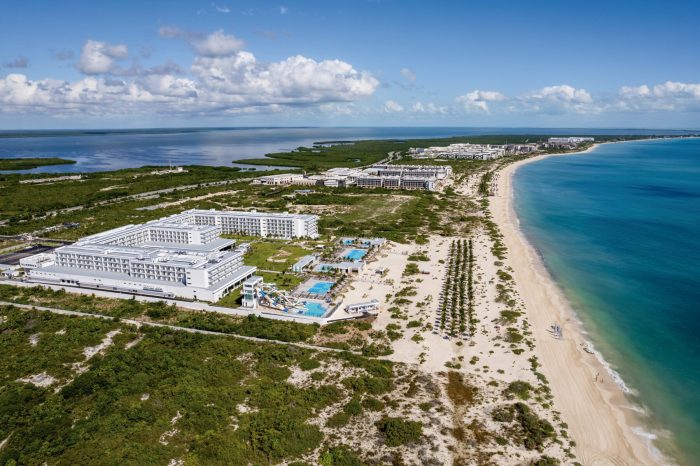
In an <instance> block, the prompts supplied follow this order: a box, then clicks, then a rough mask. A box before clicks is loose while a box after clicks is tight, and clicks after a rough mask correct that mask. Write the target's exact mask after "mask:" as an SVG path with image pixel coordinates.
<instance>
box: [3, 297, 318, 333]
mask: <svg viewBox="0 0 700 466" xmlns="http://www.w3.org/2000/svg"><path fill="white" fill-rule="evenodd" d="M0 300H2V301H10V302H14V303H18V304H33V305H40V306H48V307H58V308H61V309H68V310H73V311H81V312H88V313H93V314H101V315H105V316H109V317H115V318H131V319H139V318H144V317H148V318H149V320H154V321H157V322H162V323H168V324H173V325H178V326H180V327H189V328H196V329H200V330H210V331H215V332H221V333H230V334H236V335H245V336H251V337H258V338H265V339H270V340H280V341H287V342H299V341H308V340H309V339H311V337H313V336H314V335H315V334H316V332H317V331H318V328H319V326H318V325H317V324H314V325H309V324H299V323H296V322H286V321H279V320H271V319H265V318H262V317H257V316H255V315H249V316H246V317H238V316H228V315H224V314H215V313H212V312H204V311H193V310H182V309H177V308H174V307H173V306H168V305H166V304H165V303H164V302H162V301H158V302H142V301H137V300H135V299H111V298H99V297H96V296H91V295H79V294H73V293H66V292H65V291H63V290H58V291H54V290H51V289H49V288H44V287H42V286H35V287H30V288H20V287H14V286H10V285H0Z"/></svg>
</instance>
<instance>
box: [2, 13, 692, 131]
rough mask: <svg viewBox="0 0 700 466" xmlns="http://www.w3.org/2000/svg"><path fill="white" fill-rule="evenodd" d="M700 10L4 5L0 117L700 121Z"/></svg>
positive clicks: (104, 122)
mask: <svg viewBox="0 0 700 466" xmlns="http://www.w3.org/2000/svg"><path fill="white" fill-rule="evenodd" d="M142 3H148V4H147V5H143V4H142ZM699 17H700V2H697V1H695V2H691V1H686V2H673V1H670V2H669V1H666V2H661V1H659V2H642V1H637V2H627V1H617V2H596V1H586V2H576V1H567V2H562V1H558V2H547V1H534V2H515V1H513V2H499V1H476V2H467V1H459V2H458V1H454V2H446V1H445V2H427V1H423V2H419V1H399V0H394V1H391V0H374V1H364V0H363V1H360V0H357V1H350V0H346V1H340V0H339V1H318V2H311V1H303V2H302V1H296V2H292V1H288V2H280V1H272V2H267V1H257V2H239V1H235V2H234V1H217V2H210V1H167V2H166V1H151V2H137V1H127V0H123V1H120V2H106V1H105V2H96V1H89V2H88V1H70V0H64V1H61V2H56V1H21V2H15V1H11V0H0V128H81V127H93V128H94V127H143V126H208V125H225V126H238V125H348V126H355V125H391V126H403V125H406V126H410V125H438V126H442V125H445V126H568V127H572V126H575V127H647V128H648V127H655V128H670V127H675V128H700V28H699V27H698V26H697V18H699Z"/></svg>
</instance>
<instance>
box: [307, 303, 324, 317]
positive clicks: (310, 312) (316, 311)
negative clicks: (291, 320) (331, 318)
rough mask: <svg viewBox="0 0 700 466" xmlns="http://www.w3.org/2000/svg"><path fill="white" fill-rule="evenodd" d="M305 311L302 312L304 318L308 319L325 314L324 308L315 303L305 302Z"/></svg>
mask: <svg viewBox="0 0 700 466" xmlns="http://www.w3.org/2000/svg"><path fill="white" fill-rule="evenodd" d="M304 307H305V308H306V310H305V311H304V312H302V314H303V315H305V316H310V317H322V316H323V314H325V313H326V308H325V307H323V306H322V305H321V303H315V302H312V301H306V302H305V303H304Z"/></svg>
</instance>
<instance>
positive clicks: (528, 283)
mask: <svg viewBox="0 0 700 466" xmlns="http://www.w3.org/2000/svg"><path fill="white" fill-rule="evenodd" d="M594 148H595V146H594V147H592V148H591V149H589V150H593V149H594ZM571 155H573V154H567V155H566V156H571ZM545 157H549V156H548V155H544V156H538V157H533V158H530V159H526V160H522V161H518V162H515V163H512V164H509V165H507V166H506V167H504V168H503V169H502V170H501V171H500V172H499V176H498V179H497V180H496V183H497V189H496V194H495V196H493V197H491V198H490V210H491V214H492V216H493V219H494V221H495V222H496V223H497V224H498V226H499V227H500V230H501V233H502V234H503V242H504V244H505V245H506V247H507V248H508V254H507V262H508V263H509V265H510V266H511V267H512V268H513V270H514V273H513V275H514V279H515V282H516V287H517V291H518V293H519V295H520V297H521V298H522V299H523V301H524V303H525V307H526V313H527V315H528V318H529V320H530V323H531V324H532V326H533V334H534V337H535V343H536V348H535V353H536V355H537V356H538V358H539V359H540V361H541V363H542V372H543V373H544V374H545V375H546V376H547V378H548V379H549V381H550V384H551V388H552V393H553V395H554V399H555V405H556V407H557V409H558V410H559V411H561V413H562V418H563V420H564V421H565V422H567V423H568V425H569V429H570V434H571V436H572V438H573V439H574V440H575V441H576V448H575V453H576V457H577V459H578V460H579V461H580V462H581V463H582V464H585V465H592V464H625V465H632V464H635V465H636V464H662V463H665V462H666V461H665V460H664V458H663V457H661V456H660V454H659V453H658V451H656V450H655V449H654V448H653V447H652V446H651V445H650V444H649V443H648V441H647V440H646V439H644V438H643V437H642V436H640V435H638V434H636V433H635V430H637V431H638V429H639V427H640V426H641V425H642V422H641V420H640V419H639V418H638V415H637V414H636V413H635V412H634V406H632V404H631V402H630V401H628V399H627V398H626V396H625V393H624V392H623V390H622V388H621V387H620V386H619V385H618V384H616V383H615V381H614V380H613V378H612V377H611V375H610V374H609V373H608V371H607V369H606V367H605V366H604V365H603V364H602V363H601V361H600V360H599V359H597V358H596V356H594V355H592V354H589V353H587V352H585V351H584V350H583V348H582V343H584V342H585V341H586V339H585V337H584V336H583V333H582V329H581V328H580V324H579V323H578V320H577V319H576V316H575V314H574V311H573V309H572V308H571V306H570V304H569V303H568V301H567V300H566V298H565V297H564V295H563V293H562V291H561V290H560V289H559V287H558V286H557V285H556V283H555V282H554V281H553V279H552V277H551V276H550V275H549V272H548V271H547V270H546V268H545V267H544V264H543V263H542V260H541V258H540V257H539V255H538V254H537V252H536V251H535V249H534V248H533V247H532V246H531V245H530V244H529V243H528V241H527V240H526V238H525V236H524V235H523V233H522V232H521V231H520V228H519V221H518V218H517V216H516V213H515V210H514V206H513V187H512V177H513V174H514V172H515V171H516V170H517V169H518V167H520V166H522V165H523V164H526V163H531V162H535V161H538V160H541V159H543V158H545ZM554 322H557V323H558V324H559V325H560V326H561V327H562V329H563V335H564V338H563V339H562V340H559V339H556V338H553V337H552V335H551V333H550V332H549V331H548V330H549V329H550V326H551V325H552V324H553V323H554ZM597 374H600V376H598V377H597V380H598V381H596V375H597ZM601 378H602V382H601Z"/></svg>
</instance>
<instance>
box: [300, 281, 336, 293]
mask: <svg viewBox="0 0 700 466" xmlns="http://www.w3.org/2000/svg"><path fill="white" fill-rule="evenodd" d="M332 286H333V282H316V283H314V286H312V287H311V288H309V289H308V290H306V291H308V292H309V293H312V294H318V295H324V294H326V293H328V292H329V291H330V290H331V287H332Z"/></svg>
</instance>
